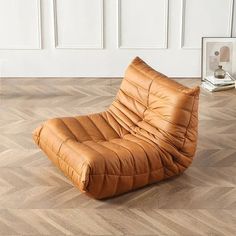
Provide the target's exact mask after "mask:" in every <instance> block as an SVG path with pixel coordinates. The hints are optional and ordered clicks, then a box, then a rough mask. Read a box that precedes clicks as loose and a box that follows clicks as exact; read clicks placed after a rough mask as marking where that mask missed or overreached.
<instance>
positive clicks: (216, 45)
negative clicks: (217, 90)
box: [201, 37, 236, 80]
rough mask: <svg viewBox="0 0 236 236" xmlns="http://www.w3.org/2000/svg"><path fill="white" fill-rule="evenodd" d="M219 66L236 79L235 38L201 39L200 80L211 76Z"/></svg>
mask: <svg viewBox="0 0 236 236" xmlns="http://www.w3.org/2000/svg"><path fill="white" fill-rule="evenodd" d="M219 65H221V66H223V69H224V70H225V71H226V72H228V73H229V74H230V75H232V76H233V77H234V78H235V77H236V37H202V52H201V79H202V80H204V78H205V77H206V76H213V75H214V71H215V70H216V69H217V68H218V66H219Z"/></svg>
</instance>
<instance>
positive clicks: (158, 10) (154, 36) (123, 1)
mask: <svg viewBox="0 0 236 236" xmlns="http://www.w3.org/2000/svg"><path fill="white" fill-rule="evenodd" d="M168 23H169V0H149V1H147V0H117V44H118V48H121V49H123V48H124V49H166V48H167V47H168Z"/></svg>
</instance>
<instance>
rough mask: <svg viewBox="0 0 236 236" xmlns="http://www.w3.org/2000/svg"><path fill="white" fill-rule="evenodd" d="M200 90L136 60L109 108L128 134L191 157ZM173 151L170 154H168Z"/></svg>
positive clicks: (193, 147) (193, 151) (194, 146)
mask: <svg viewBox="0 0 236 236" xmlns="http://www.w3.org/2000/svg"><path fill="white" fill-rule="evenodd" d="M198 100H199V87H195V88H192V89H190V88H187V87H185V86H183V85H181V84H179V83H177V82H175V81H174V80H171V79H169V78H168V77H167V76H165V75H163V74H161V73H159V72H157V71H155V70H154V69H152V68H151V67H150V66H148V65H147V64H146V63H145V62H144V61H142V60H141V59H140V58H138V57H136V58H135V59H134V60H133V61H132V63H131V64H130V65H129V67H128V69H127V70H126V73H125V77H124V79H123V81H122V84H121V87H120V90H119V92H118V94H117V96H116V99H115V101H114V102H113V103H112V105H111V106H110V108H109V111H110V112H111V113H112V114H113V116H114V117H115V119H116V120H117V121H118V122H119V123H120V125H122V126H123V127H124V128H126V129H127V130H128V131H129V132H130V133H132V134H134V135H136V136H138V137H140V138H143V139H145V140H149V141H151V142H153V143H156V144H158V146H159V147H161V148H163V149H165V150H169V151H170V152H172V153H173V152H176V150H178V151H180V152H182V153H184V154H185V155H186V156H189V157H192V156H193V155H194V153H195V150H196V142H197V131H198ZM171 150H172V151H171Z"/></svg>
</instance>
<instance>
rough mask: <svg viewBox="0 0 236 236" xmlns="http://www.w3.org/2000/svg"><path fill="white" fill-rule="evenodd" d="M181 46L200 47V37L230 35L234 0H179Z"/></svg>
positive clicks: (188, 47)
mask: <svg viewBox="0 0 236 236" xmlns="http://www.w3.org/2000/svg"><path fill="white" fill-rule="evenodd" d="M181 3H182V6H181V8H182V13H181V35H180V41H181V45H180V46H181V48H182V49H200V48H201V38H202V37H230V36H231V34H232V27H233V6H234V0H181Z"/></svg>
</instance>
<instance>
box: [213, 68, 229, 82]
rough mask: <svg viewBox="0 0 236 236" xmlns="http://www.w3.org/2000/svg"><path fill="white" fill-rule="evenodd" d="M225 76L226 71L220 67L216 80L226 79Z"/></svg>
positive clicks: (215, 73)
mask: <svg viewBox="0 0 236 236" xmlns="http://www.w3.org/2000/svg"><path fill="white" fill-rule="evenodd" d="M225 75H226V72H225V70H223V67H222V66H220V65H219V66H218V68H217V69H216V70H215V72H214V76H215V78H218V79H224V78H225Z"/></svg>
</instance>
